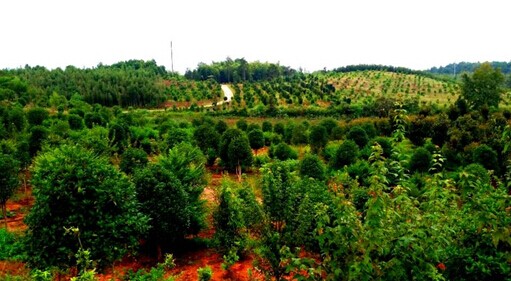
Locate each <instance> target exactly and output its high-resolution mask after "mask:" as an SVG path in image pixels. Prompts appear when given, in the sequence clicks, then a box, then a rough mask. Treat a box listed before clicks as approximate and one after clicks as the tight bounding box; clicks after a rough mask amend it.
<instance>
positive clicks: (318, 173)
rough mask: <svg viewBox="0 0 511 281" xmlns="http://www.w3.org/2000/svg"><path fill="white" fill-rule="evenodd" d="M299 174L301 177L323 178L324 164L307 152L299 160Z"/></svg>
mask: <svg viewBox="0 0 511 281" xmlns="http://www.w3.org/2000/svg"><path fill="white" fill-rule="evenodd" d="M300 174H301V175H302V177H303V178H314V179H318V180H324V179H325V165H324V164H323V162H322V161H321V159H319V157H318V156H317V155H315V154H307V155H305V156H304V157H303V159H302V161H301V162H300Z"/></svg>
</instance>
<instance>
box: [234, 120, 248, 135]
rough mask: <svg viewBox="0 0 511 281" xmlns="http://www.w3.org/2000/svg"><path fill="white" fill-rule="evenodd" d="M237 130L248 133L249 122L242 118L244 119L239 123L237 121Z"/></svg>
mask: <svg viewBox="0 0 511 281" xmlns="http://www.w3.org/2000/svg"><path fill="white" fill-rule="evenodd" d="M236 128H238V129H240V130H242V131H244V132H246V131H247V129H248V123H247V120H245V119H243V118H242V119H239V120H238V121H236Z"/></svg>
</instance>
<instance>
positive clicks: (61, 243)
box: [25, 145, 148, 268]
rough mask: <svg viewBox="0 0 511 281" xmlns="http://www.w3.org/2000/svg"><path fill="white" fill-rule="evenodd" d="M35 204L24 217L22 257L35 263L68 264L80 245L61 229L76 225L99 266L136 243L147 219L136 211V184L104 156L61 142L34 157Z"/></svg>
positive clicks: (35, 264)
mask: <svg viewBox="0 0 511 281" xmlns="http://www.w3.org/2000/svg"><path fill="white" fill-rule="evenodd" d="M32 183H33V186H34V187H33V188H34V189H33V193H34V197H35V204H34V206H33V207H32V209H31V212H30V213H29V214H28V216H27V218H26V220H25V221H26V223H27V226H28V231H27V234H26V241H27V260H28V262H29V264H30V265H31V266H32V267H34V268H48V267H51V266H56V267H61V268H68V267H70V266H72V265H75V264H76V261H75V258H74V257H75V253H76V252H77V251H78V249H79V248H81V246H80V245H79V244H78V243H77V239H76V237H72V235H65V229H64V228H70V227H73V228H77V229H79V231H80V240H81V241H82V243H83V247H84V248H86V249H89V250H90V252H91V259H92V260H95V261H98V262H99V263H100V265H105V264H111V263H112V262H113V261H115V260H117V259H119V258H121V257H123V256H124V255H125V254H126V253H127V252H129V251H130V250H131V249H133V248H134V247H135V246H137V245H138V243H139V241H138V239H139V237H140V235H141V234H142V233H144V232H145V231H146V230H147V224H148V218H147V217H146V216H144V215H143V214H141V213H140V212H139V210H138V202H137V200H136V192H135V187H134V185H133V184H132V183H130V181H129V180H128V178H127V177H126V176H125V175H124V174H122V173H120V172H119V171H118V170H117V169H115V167H113V166H112V165H111V164H109V163H108V160H107V159H106V158H101V157H97V156H96V155H95V154H94V153H92V152H90V151H87V150H85V149H84V148H82V147H79V146H68V145H64V146H61V147H59V148H56V149H54V150H52V151H49V152H46V153H44V154H42V155H40V156H38V157H37V158H36V160H35V164H34V169H33V178H32Z"/></svg>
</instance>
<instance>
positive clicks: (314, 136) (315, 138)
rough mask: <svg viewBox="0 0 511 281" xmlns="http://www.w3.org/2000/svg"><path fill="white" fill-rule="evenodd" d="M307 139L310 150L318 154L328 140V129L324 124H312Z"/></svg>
mask: <svg viewBox="0 0 511 281" xmlns="http://www.w3.org/2000/svg"><path fill="white" fill-rule="evenodd" d="M309 139H310V141H309V142H310V145H311V149H312V152H313V153H316V154H318V153H319V152H320V151H321V150H322V149H323V148H324V147H325V146H326V144H327V142H328V131H327V129H326V128H325V126H313V127H312V128H311V132H310V136H309Z"/></svg>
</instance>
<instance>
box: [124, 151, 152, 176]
mask: <svg viewBox="0 0 511 281" xmlns="http://www.w3.org/2000/svg"><path fill="white" fill-rule="evenodd" d="M147 162H148V160H147V153H146V152H145V151H144V150H142V149H140V148H128V149H126V151H124V153H123V154H122V156H121V162H120V163H119V168H120V169H121V171H123V172H125V173H126V174H132V173H133V172H135V170H136V169H140V168H143V167H144V166H145V165H147Z"/></svg>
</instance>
